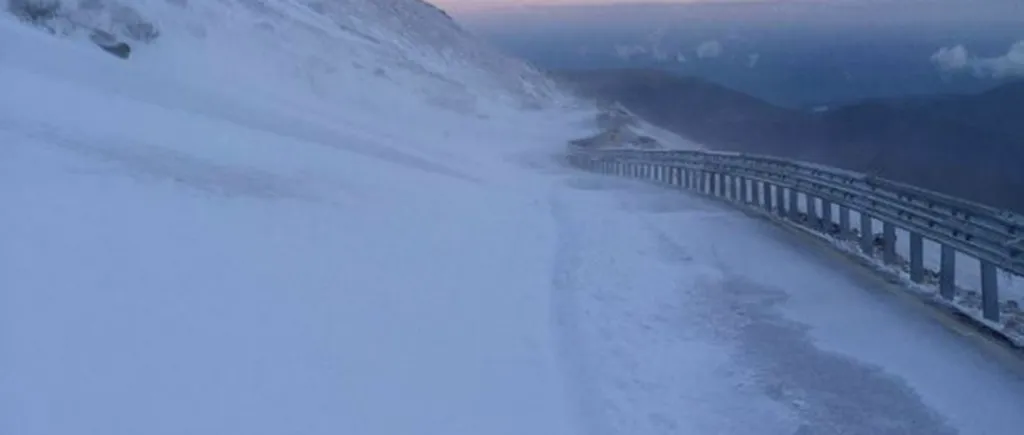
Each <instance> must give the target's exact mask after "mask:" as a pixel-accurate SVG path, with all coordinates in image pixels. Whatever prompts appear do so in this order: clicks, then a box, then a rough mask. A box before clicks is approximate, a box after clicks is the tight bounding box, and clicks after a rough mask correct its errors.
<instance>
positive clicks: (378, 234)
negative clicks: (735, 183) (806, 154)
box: [0, 1, 590, 435]
mask: <svg viewBox="0 0 1024 435" xmlns="http://www.w3.org/2000/svg"><path fill="white" fill-rule="evenodd" d="M126 3H128V2H126ZM245 4H246V5H248V6H246V7H245V8H243V7H242V6H243V2H227V1H225V2H198V1H193V2H188V3H187V4H186V6H187V7H188V8H190V9H187V10H186V9H181V10H179V9H175V8H178V6H176V5H175V4H174V3H171V2H168V3H162V2H144V1H138V2H131V5H132V6H134V7H136V8H137V9H138V10H139V13H140V14H142V15H146V16H149V17H151V18H150V19H152V20H154V22H156V23H158V25H159V28H160V31H161V34H160V37H159V38H158V39H156V40H155V41H153V43H152V44H149V45H138V46H137V48H136V49H135V50H134V51H133V55H132V57H131V58H130V59H129V60H127V61H125V60H122V59H118V58H116V57H114V56H110V55H108V54H107V53H104V52H102V51H100V50H98V49H96V48H95V47H93V46H91V44H90V43H89V42H88V41H87V40H85V39H83V38H79V37H76V35H70V36H68V37H54V36H52V35H49V34H47V33H46V32H43V31H40V30H39V29H36V28H33V27H30V26H26V25H24V24H23V23H21V22H18V21H16V20H14V19H12V18H11V17H10V16H8V15H6V14H0V95H2V96H3V97H2V99H0V207H2V208H0V241H2V242H0V373H2V374H0V433H4V434H18V435H21V434H53V433H109V434H118V433H123V434H128V433H151V434H159V433H168V434H172V433H173V434H181V433H195V434H205V433H210V434H212V433H248V434H261V433H265V434H280V433H287V432H295V431H298V432H301V433H307V434H317V433H324V434H326V433H339V432H341V433H364V434H374V433H380V434H384V433H387V434H398V433H509V434H519V433H573V432H574V431H573V427H574V425H575V423H574V421H573V417H572V416H573V415H574V413H573V412H572V411H570V409H571V408H572V403H573V402H574V401H573V400H571V398H569V397H568V396H567V394H566V393H564V391H563V386H564V382H563V381H562V376H561V372H562V368H561V366H560V365H559V364H560V363H559V359H558V358H557V357H556V349H555V346H554V343H553V339H552V334H551V332H550V321H549V319H548V313H549V311H550V309H549V299H550V295H549V280H550V270H549V267H550V263H551V262H550V259H549V257H550V255H551V253H550V249H549V247H548V241H549V240H551V239H552V236H551V235H550V232H551V224H550V222H549V221H548V214H547V211H546V209H545V208H544V206H543V203H542V202H541V203H538V201H537V199H536V192H537V189H538V188H540V187H541V186H542V185H543V184H539V183H536V182H531V181H530V180H529V179H523V178H522V177H521V175H522V173H523V169H522V167H521V165H522V163H521V162H523V161H525V162H529V161H534V160H537V159H540V160H537V161H543V160H544V159H547V158H548V157H549V156H550V155H551V153H552V152H556V150H559V149H560V148H561V144H562V143H564V140H565V139H567V138H569V137H574V136H576V135H578V134H580V133H581V132H580V131H577V128H575V127H572V125H574V124H576V123H578V122H577V121H578V120H579V119H585V117H587V116H589V115H590V114H589V113H582V114H573V113H569V112H566V111H563V110H555V109H545V108H542V107H541V105H540V104H531V106H532V107H534V110H531V111H523V110H522V109H521V106H522V103H524V102H529V101H535V102H543V103H544V104H545V105H546V106H549V107H554V106H557V105H559V104H560V103H559V102H558V101H552V100H543V99H542V98H543V97H544V96H543V95H539V94H536V95H531V94H529V92H526V91H524V89H525V85H524V83H525V82H522V81H520V80H521V78H520V77H519V76H516V77H515V79H512V80H505V79H503V78H502V76H500V73H489V72H488V71H487V68H489V66H488V65H487V63H486V61H482V62H479V63H478V62H476V59H477V56H478V54H474V53H473V52H472V51H471V50H466V51H455V49H452V50H449V51H448V52H447V54H445V52H444V49H443V47H436V46H431V45H429V44H426V43H422V42H420V43H416V42H415V41H414V40H415V38H417V37H418V35H419V34H420V33H418V32H420V31H419V30H416V29H417V27H416V26H411V25H409V24H410V23H409V22H408V21H409V20H413V22H412V23H411V24H417V23H419V24H422V25H423V26H424V28H435V27H436V28H437V29H438V32H439V34H438V35H437V37H438V38H441V37H446V38H455V40H456V41H458V40H463V39H461V38H466V37H464V36H461V34H460V33H458V32H457V29H455V28H454V27H452V26H449V27H439V26H440V25H439V24H437V23H439V22H443V18H442V17H443V16H441V15H440V14H434V15H432V16H433V17H434V18H429V17H418V18H417V17H416V16H412V15H410V16H409V17H408V18H405V17H400V18H399V19H398V21H388V20H384V19H383V18H382V17H384V16H385V15H386V13H385V11H383V10H381V11H379V14H380V15H379V16H378V15H374V14H375V13H378V12H374V9H372V8H370V9H369V10H368V11H364V12H360V13H353V12H352V10H351V9H346V11H347V13H348V14H349V16H347V17H346V18H345V19H346V20H348V21H349V24H347V26H349V27H351V29H354V30H344V29H342V28H341V26H336V25H335V24H334V22H333V21H331V20H328V19H327V18H326V17H327V16H326V15H317V14H315V13H312V12H309V11H307V10H306V9H303V8H302V5H301V4H299V3H296V2H285V1H280V2H246V3H245ZM338 4H343V5H348V6H351V5H360V4H362V5H364V6H366V7H367V8H369V7H370V6H372V5H373V4H374V3H371V2H366V3H365V4H364V3H355V2H352V3H349V2H346V3H342V2H338ZM254 5H263V6H265V7H266V8H268V9H269V10H266V11H258V10H252V9H250V8H249V7H250V6H254ZM393 7H394V8H397V9H399V10H405V9H402V8H416V9H415V10H420V9H423V8H424V7H423V6H422V5H419V4H416V3H408V2H407V3H403V2H396V3H394V4H393ZM307 9H308V8H307ZM275 11H276V12H275ZM156 12H159V13H156ZM300 12H301V13H300ZM425 13H426V12H425ZM147 14H151V15H147ZM255 18H259V19H262V20H264V21H265V22H269V23H270V24H271V25H273V26H274V27H275V29H276V30H275V32H278V33H277V34H275V35H273V37H272V35H271V34H270V33H261V32H263V30H261V29H262V27H260V26H259V25H258V24H259V23H256V22H254V19H255ZM428 19H434V20H435V21H436V22H435V23H434V24H429V23H427V24H424V23H420V21H418V20H428ZM316 20H319V22H317V21H316ZM314 24H316V26H317V27H315V31H314V30H310V29H314ZM403 24H404V25H405V27H403V26H402V25H403ZM332 26H333V27H332ZM197 29H201V31H200V30H197ZM396 29H402V32H405V33H402V32H399V31H398V30H396ZM354 31H358V32H363V33H365V34H366V35H369V37H372V38H376V39H378V40H381V41H384V40H387V42H368V39H367V38H362V37H356V36H351V37H350V36H345V35H346V34H351V33H352V32H354ZM318 32H319V33H318ZM346 32H347V33H346ZM200 35H201V36H200ZM403 35H404V36H403ZM445 35H447V36H445ZM79 36H80V35H79ZM388 38H390V39H388ZM403 38H404V39H403ZM465 41H466V44H469V43H470V42H469V39H465ZM403 44H405V45H403ZM457 48H458V47H456V49H457ZM480 50H481V53H482V52H483V50H484V49H483V48H480ZM313 53H315V54H317V56H319V58H320V59H321V60H323V61H324V62H326V63H329V64H330V65H331V67H332V68H335V69H333V70H329V69H323V70H317V69H315V68H311V67H310V63H309V62H307V61H309V60H310V57H309V56H310V55H311V54H313ZM480 56H482V55H480ZM428 61H429V62H428ZM509 62H511V63H514V62H512V61H509ZM357 64H358V65H357ZM377 68H380V69H381V71H383V73H375V72H374V70H375V69H377ZM524 71H525V72H524V73H523V74H528V73H529V72H528V71H527V70H524ZM311 77H312V79H311ZM503 80H504V81H503ZM501 83H505V84H509V85H510V86H508V87H505V88H501V87H498V86H496V84H501ZM538 83H539V84H538V85H537V88H536V89H540V87H541V86H543V83H542V82H538ZM511 85H516V86H519V87H518V88H517V87H516V86H511ZM432 93H433V94H432ZM452 101H456V102H461V103H466V104H461V103H460V104H461V105H458V106H455V105H453V104H448V103H451V102H452ZM453 108H454V109H456V110H451V109H453ZM524 126H528V127H529V128H524ZM538 150H539V151H540V153H538V152H537V151H538ZM524 153H525V154H524ZM532 156H537V157H532ZM524 158H525V159H526V160H524Z"/></svg>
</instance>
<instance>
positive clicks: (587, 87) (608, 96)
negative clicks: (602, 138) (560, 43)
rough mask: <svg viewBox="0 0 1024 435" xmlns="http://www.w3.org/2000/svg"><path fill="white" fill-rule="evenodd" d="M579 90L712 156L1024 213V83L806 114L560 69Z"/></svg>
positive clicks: (703, 89)
mask: <svg viewBox="0 0 1024 435" xmlns="http://www.w3.org/2000/svg"><path fill="white" fill-rule="evenodd" d="M552 76H553V77H556V78H557V80H559V81H561V82H563V83H565V84H566V85H567V86H569V87H570V88H572V89H573V90H574V91H576V92H578V93H580V94H582V95H584V96H587V97H591V98H597V99H599V100H607V101H617V102H619V103H621V104H622V105H623V106H625V107H626V108H628V109H629V110H631V111H633V112H635V113H636V114H637V115H639V116H641V117H643V118H645V119H647V120H648V121H649V122H651V123H653V124H655V125H658V126H660V127H662V128H665V129H668V130H670V131H673V132H675V133H677V134H680V135H683V136H685V137H687V138H689V139H691V140H694V141H697V142H700V143H703V144H705V145H707V146H709V147H711V148H714V149H722V150H730V151H740V152H751V153H759V154H768V155H776V156H780V157H787V158H796V159H803V160H809V161H813V162H817V163H823V164H829V165H833V166H838V167H842V168H846V169H851V170H856V171H861V172H867V173H873V174H876V175H879V176H883V177H886V178H891V179H894V180H898V181H903V182H909V183H914V184H918V185H921V186H922V187H926V188H930V189H934V190H937V191H941V192H945V193H948V194H952V195H957V196H961V197H965V198H970V199H973V200H977V201H979V202H984V203H989V204H991V205H995V206H998V207H1003V208H1009V209H1014V210H1018V211H1020V210H1024V198H1022V195H1019V194H1018V192H1020V191H1021V190H1022V189H1024V174H1022V172H1024V171H1020V170H1019V169H1018V168H1017V165H1016V164H1015V163H1014V162H1017V163H1018V164H1019V162H1024V147H1022V146H1021V145H1020V144H1021V143H1022V142H1024V126H1022V125H1021V124H1020V123H1018V122H1015V120H1016V119H1021V118H1022V117H1024V81H1019V82H1011V83H1007V84H1002V85H999V86H996V87H994V88H992V89H989V90H987V91H985V92H983V93H979V94H973V95H937V96H930V97H922V96H913V97H906V98H886V99H871V100H865V101H862V102H860V103H856V104H848V105H842V106H836V107H832V108H828V109H827V110H819V111H807V110H799V109H792V108H785V107H780V106H775V105H772V104H771V103H768V102H765V101H763V100H760V99H758V98H756V97H753V96H750V95H748V94H745V93H743V92H740V91H737V90H734V89H730V88H728V87H725V86H722V85H719V84H717V83H714V82H711V81H708V80H704V79H702V78H696V77H684V76H677V75H675V74H672V73H670V72H664V71H656V70H648V69H641V70H637V69H614V70H590V71H553V72H552Z"/></svg>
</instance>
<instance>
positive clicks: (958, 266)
mask: <svg viewBox="0 0 1024 435" xmlns="http://www.w3.org/2000/svg"><path fill="white" fill-rule="evenodd" d="M569 161H570V163H571V164H573V165H575V166H577V167H580V168H583V169H587V170H592V171H597V172H602V173H608V174H614V175H620V176H626V177H631V178H639V179H644V180H649V181H654V182H658V183H661V184H666V185H670V186H672V187H676V188H682V189H688V190H693V191H696V192H698V193H702V194H705V195H709V196H713V197H717V198H720V199H724V200H727V201H729V202H731V203H733V204H735V205H739V206H742V207H744V208H747V209H750V210H756V211H758V212H760V213H764V214H766V215H768V216H772V217H773V218H774V219H776V220H777V221H779V222H783V223H787V224H791V225H793V226H795V227H797V228H800V229H802V230H805V231H807V232H809V233H811V234H814V235H816V236H818V237H821V238H824V239H827V240H829V241H830V242H831V243H832V244H833V245H834V246H835V247H836V248H838V249H840V250H842V251H845V252H847V253H848V254H851V255H855V256H856V258H859V259H861V260H862V261H863V262H864V263H866V264H868V265H870V266H872V267H874V268H875V269H876V270H878V271H880V272H883V273H885V274H886V275H889V276H890V277H893V278H895V279H897V280H899V281H901V282H902V283H903V284H905V285H906V287H908V288H910V289H913V290H916V291H917V292H918V293H919V294H921V295H926V296H928V297H929V298H930V299H931V300H933V301H936V302H939V303H941V304H943V305H946V306H949V307H952V308H954V309H956V310H957V311H958V312H959V313H961V314H964V315H967V316H969V317H970V318H971V319H973V320H975V321H977V322H978V323H980V324H981V325H983V326H985V327H987V328H989V329H991V330H992V331H995V332H997V333H998V334H999V335H1001V336H1002V337H1004V338H1007V339H1008V340H1010V341H1011V342H1013V343H1014V344H1016V345H1017V346H1021V347H1024V310H1022V309H1021V307H1022V306H1024V278H1022V276H1024V253H1022V249H1024V244H1022V234H1024V217H1022V216H1020V215H1016V214H1014V213H1011V212H1009V211H1005V210H999V209H995V208H992V207H988V206H985V205H981V204H977V203H973V202H971V201H968V200H964V199H961V198H955V197H951V196H948V195H943V194H940V193H936V192H932V191H928V190H926V189H922V188H919V187H916V186H910V185H906V184H902V183H897V182H894V181H890V180H885V179H880V178H875V177H870V176H867V175H864V174H860V173H856V172H852V171H847V170H841V169H837V168H831V167H828V166H823V165H818V164H812V163H806V162H799V161H791V160H785V159H779V158H773V157H765V156H752V155H745V154H740V153H721V152H701V151H638V150H593V149H585V148H580V147H573V146H571V147H570V154H569Z"/></svg>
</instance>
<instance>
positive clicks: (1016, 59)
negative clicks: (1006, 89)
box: [931, 40, 1024, 78]
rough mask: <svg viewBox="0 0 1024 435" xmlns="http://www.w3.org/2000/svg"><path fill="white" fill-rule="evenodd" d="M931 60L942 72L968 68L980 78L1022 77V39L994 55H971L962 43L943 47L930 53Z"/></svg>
mask: <svg viewBox="0 0 1024 435" xmlns="http://www.w3.org/2000/svg"><path fill="white" fill-rule="evenodd" d="M931 61H932V63H934V64H935V65H936V66H937V67H938V68H939V70H941V71H943V72H951V73H952V72H960V71H964V70H970V71H971V73H973V74H974V75H975V76H977V77H982V78H1006V77H1024V40H1021V41H1017V42H1016V43H1014V44H1013V45H1011V46H1010V49H1009V50H1008V51H1007V52H1006V54H1004V55H1002V56H996V57H971V55H970V53H968V52H967V48H966V47H964V46H963V45H957V46H954V47H943V48H940V49H939V51H937V52H935V54H933V55H932V57H931Z"/></svg>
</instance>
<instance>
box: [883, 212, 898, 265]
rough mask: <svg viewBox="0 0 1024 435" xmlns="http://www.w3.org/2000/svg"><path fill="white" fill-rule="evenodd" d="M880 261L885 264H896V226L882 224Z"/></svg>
mask: <svg viewBox="0 0 1024 435" xmlns="http://www.w3.org/2000/svg"><path fill="white" fill-rule="evenodd" d="M882 243H885V245H884V246H882V261H883V262H885V264H896V225H893V224H892V223H890V222H882Z"/></svg>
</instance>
